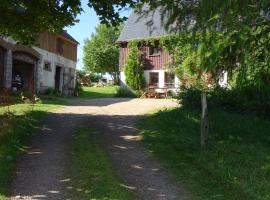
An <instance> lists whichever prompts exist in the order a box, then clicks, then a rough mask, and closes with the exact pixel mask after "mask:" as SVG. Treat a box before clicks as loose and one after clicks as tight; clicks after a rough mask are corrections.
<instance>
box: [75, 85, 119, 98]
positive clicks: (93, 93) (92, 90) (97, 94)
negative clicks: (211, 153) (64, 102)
mask: <svg viewBox="0 0 270 200" xmlns="http://www.w3.org/2000/svg"><path fill="white" fill-rule="evenodd" d="M117 87H118V86H105V87H83V91H82V92H80V94H79V98H85V99H96V98H110V97H114V95H115V94H116V89H117Z"/></svg>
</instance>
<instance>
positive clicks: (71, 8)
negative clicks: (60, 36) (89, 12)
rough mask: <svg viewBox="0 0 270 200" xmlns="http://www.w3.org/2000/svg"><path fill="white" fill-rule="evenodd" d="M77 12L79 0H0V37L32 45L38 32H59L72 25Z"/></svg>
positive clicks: (78, 11)
mask: <svg viewBox="0 0 270 200" xmlns="http://www.w3.org/2000/svg"><path fill="white" fill-rule="evenodd" d="M37 5H38V6H37ZM80 12H81V2H80V0H65V1H63V0H53V1H51V0H36V1H26V0H17V1H10V0H1V6H0V18H1V22H0V35H2V36H11V37H12V38H13V39H15V40H18V41H20V42H22V43H25V44H33V43H34V41H35V39H36V37H37V36H38V34H39V33H41V32H46V31H49V32H60V31H62V29H63V28H64V27H65V26H68V25H72V24H74V22H76V20H75V18H76V16H77V14H79V13H80Z"/></svg>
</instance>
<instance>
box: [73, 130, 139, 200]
mask: <svg viewBox="0 0 270 200" xmlns="http://www.w3.org/2000/svg"><path fill="white" fill-rule="evenodd" d="M94 138H95V130H93V129H89V128H87V127H82V128H80V129H79V130H78V132H77V134H76V136H75V139H74V142H73V145H72V155H71V157H72V164H71V166H70V168H69V170H68V171H69V174H71V176H72V178H71V180H72V181H71V184H72V185H71V186H69V188H70V189H71V196H73V197H76V198H77V199H92V200H134V199H135V196H134V194H133V192H132V191H130V190H128V189H127V188H125V187H123V186H122V184H121V180H120V179H119V177H118V176H117V174H116V173H115V171H114V169H113V167H112V165H111V162H110V160H109V158H108V156H107V154H106V153H105V152H104V150H103V149H102V147H101V146H100V145H99V144H98V143H97V142H96V141H95V139H94Z"/></svg>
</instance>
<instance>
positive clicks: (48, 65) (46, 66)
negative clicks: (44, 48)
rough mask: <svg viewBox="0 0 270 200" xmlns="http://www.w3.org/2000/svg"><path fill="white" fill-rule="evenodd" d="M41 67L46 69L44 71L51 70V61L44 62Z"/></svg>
mask: <svg viewBox="0 0 270 200" xmlns="http://www.w3.org/2000/svg"><path fill="white" fill-rule="evenodd" d="M43 69H44V70H46V71H50V72H51V71H52V68H51V63H49V62H45V63H44V67H43Z"/></svg>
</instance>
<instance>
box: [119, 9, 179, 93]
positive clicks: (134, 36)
mask: <svg viewBox="0 0 270 200" xmlns="http://www.w3.org/2000/svg"><path fill="white" fill-rule="evenodd" d="M160 17H161V13H160V10H159V9H157V10H155V11H153V12H150V13H149V14H148V15H147V16H142V15H140V14H138V13H136V12H134V11H133V12H132V13H131V15H130V17H129V18H128V20H127V22H126V24H125V26H124V28H123V30H122V32H121V34H120V36H119V38H118V40H117V43H118V44H119V47H120V56H119V68H120V80H121V84H122V85H125V73H124V66H125V63H126V61H127V58H128V55H129V52H130V49H131V48H130V47H129V45H130V43H132V42H134V41H146V40H148V41H150V40H151V43H148V44H147V43H145V44H143V45H140V47H139V52H140V61H141V63H142V64H143V66H144V77H145V80H146V84H147V85H148V86H157V87H159V88H163V87H169V88H178V86H179V79H178V78H177V77H176V76H175V75H174V74H173V73H171V70H170V69H169V68H168V63H169V62H170V60H171V56H170V54H169V53H168V52H166V51H165V50H164V49H162V48H161V47H160V45H159V38H160V37H162V36H167V35H170V33H168V32H167V31H166V30H165V29H164V27H163V26H162V23H161V18H160Z"/></svg>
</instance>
